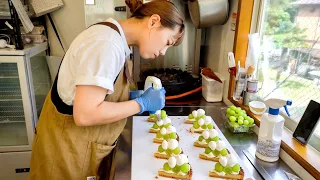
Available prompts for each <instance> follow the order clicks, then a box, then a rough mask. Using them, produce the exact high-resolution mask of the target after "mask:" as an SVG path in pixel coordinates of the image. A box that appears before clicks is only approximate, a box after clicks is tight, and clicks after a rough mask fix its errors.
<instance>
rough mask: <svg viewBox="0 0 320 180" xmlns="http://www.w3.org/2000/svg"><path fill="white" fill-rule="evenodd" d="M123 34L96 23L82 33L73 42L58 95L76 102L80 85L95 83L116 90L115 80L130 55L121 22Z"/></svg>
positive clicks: (66, 56) (61, 75)
mask: <svg viewBox="0 0 320 180" xmlns="http://www.w3.org/2000/svg"><path fill="white" fill-rule="evenodd" d="M107 22H111V23H113V24H115V25H116V26H117V27H118V29H119V31H120V33H121V36H120V35H119V33H118V32H117V31H115V30H113V29H112V28H110V27H108V26H105V25H94V26H91V27H90V28H88V29H86V30H85V31H83V32H82V33H80V34H79V35H78V36H77V37H76V38H75V39H74V41H73V42H72V44H71V45H70V48H69V49H68V51H67V53H66V55H65V56H64V59H63V61H62V64H61V67H60V71H59V75H58V84H57V87H58V94H59V96H60V98H61V99H62V101H63V102H64V103H66V104H68V105H73V101H74V97H75V91H76V86H77V85H93V86H99V87H102V88H105V89H107V90H108V94H112V93H113V91H114V90H113V85H114V81H115V79H116V77H117V75H118V74H119V72H120V70H121V69H122V67H123V66H124V63H125V60H126V59H128V57H129V55H130V53H131V52H130V49H129V46H128V44H127V41H126V38H125V35H124V33H123V30H122V28H121V26H120V24H119V23H118V22H117V21H115V20H113V19H111V18H110V19H108V20H107Z"/></svg>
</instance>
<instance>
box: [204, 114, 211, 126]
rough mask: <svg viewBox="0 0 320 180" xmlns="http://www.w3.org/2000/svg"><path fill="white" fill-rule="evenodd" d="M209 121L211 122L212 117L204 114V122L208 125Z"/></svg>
mask: <svg viewBox="0 0 320 180" xmlns="http://www.w3.org/2000/svg"><path fill="white" fill-rule="evenodd" d="M211 123H212V119H211V118H210V117H208V116H206V117H205V119H204V124H205V125H208V124H211Z"/></svg>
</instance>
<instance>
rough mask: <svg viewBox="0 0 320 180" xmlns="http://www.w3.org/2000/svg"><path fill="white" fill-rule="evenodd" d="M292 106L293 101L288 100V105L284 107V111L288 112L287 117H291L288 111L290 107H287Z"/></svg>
mask: <svg viewBox="0 0 320 180" xmlns="http://www.w3.org/2000/svg"><path fill="white" fill-rule="evenodd" d="M291 105H292V101H291V100H287V102H286V105H284V106H283V107H284V109H285V110H286V113H287V115H288V116H289V117H290V113H289V111H288V107H287V106H291Z"/></svg>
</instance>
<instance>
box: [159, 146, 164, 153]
mask: <svg viewBox="0 0 320 180" xmlns="http://www.w3.org/2000/svg"><path fill="white" fill-rule="evenodd" d="M158 151H159V152H160V153H162V152H164V149H163V148H162V145H160V146H159V147H158Z"/></svg>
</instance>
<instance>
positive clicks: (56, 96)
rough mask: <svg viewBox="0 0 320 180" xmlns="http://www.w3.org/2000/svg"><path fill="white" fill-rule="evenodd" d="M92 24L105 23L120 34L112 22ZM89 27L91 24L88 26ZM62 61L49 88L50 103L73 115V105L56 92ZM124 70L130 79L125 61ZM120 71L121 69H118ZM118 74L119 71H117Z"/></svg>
mask: <svg viewBox="0 0 320 180" xmlns="http://www.w3.org/2000/svg"><path fill="white" fill-rule="evenodd" d="M93 25H105V26H109V27H110V28H112V29H113V30H115V31H117V32H118V33H119V34H120V31H119V29H118V27H117V26H116V25H115V24H113V23H110V22H99V23H96V24H93ZM93 25H92V26H93ZM90 27H91V26H90ZM120 36H121V34H120ZM62 61H63V58H62ZM62 61H61V63H60V65H59V69H58V73H57V75H56V77H55V80H54V83H53V85H52V89H51V99H52V103H53V104H54V106H55V107H56V108H57V111H58V112H59V113H62V114H68V115H73V106H70V105H67V104H66V103H64V102H63V101H62V99H61V98H60V96H59V94H58V86H57V84H58V75H59V71H60V66H61V64H62ZM124 70H125V75H126V77H127V79H128V80H129V79H132V78H131V75H130V73H129V68H128V65H127V62H126V63H125V67H124ZM120 72H121V71H120ZM119 74H120V73H119ZM119 74H118V75H117V77H116V79H115V80H114V83H113V84H115V83H116V81H117V79H118V77H119ZM130 81H131V80H129V82H130Z"/></svg>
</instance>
